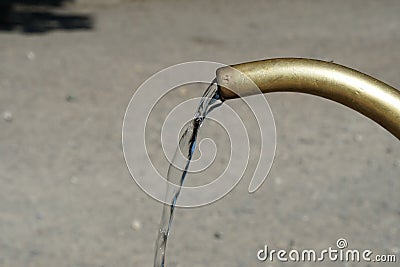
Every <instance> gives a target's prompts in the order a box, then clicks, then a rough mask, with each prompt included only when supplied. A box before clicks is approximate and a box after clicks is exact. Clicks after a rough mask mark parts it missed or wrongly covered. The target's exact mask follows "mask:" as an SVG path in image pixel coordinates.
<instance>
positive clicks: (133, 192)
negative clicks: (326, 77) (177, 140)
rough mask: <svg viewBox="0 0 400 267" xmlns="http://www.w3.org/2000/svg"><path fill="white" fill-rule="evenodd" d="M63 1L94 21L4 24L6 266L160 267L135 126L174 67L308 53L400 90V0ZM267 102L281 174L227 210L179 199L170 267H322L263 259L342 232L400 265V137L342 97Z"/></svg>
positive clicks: (224, 205) (0, 204) (1, 159)
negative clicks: (131, 167)
mask: <svg viewBox="0 0 400 267" xmlns="http://www.w3.org/2000/svg"><path fill="white" fill-rule="evenodd" d="M59 10H60V13H62V14H64V15H65V16H67V15H68V14H69V15H71V14H73V16H83V17H79V18H85V17H86V18H87V19H88V20H86V19H84V21H85V22H88V21H90V22H91V23H90V24H85V25H86V26H87V27H79V25H76V24H73V23H75V22H74V20H73V21H72V22H71V23H72V24H71V23H70V24H68V23H67V22H68V20H66V19H64V20H62V19H61V20H60V18H58V17H56V16H53V17H51V19H50V21H49V20H46V23H48V24H49V25H50V26H49V27H47V28H46V29H45V30H42V32H26V31H22V30H21V27H20V26H19V28H18V27H16V28H13V29H8V30H2V31H0V113H1V114H2V116H3V117H4V116H5V117H4V118H3V117H2V118H1V120H0V129H1V130H0V266H1V267H3V266H4V267H8V266H13V267H22V266H35V267H36V266H58V267H67V266H71V267H72V266H74V267H75V266H76V267H77V266H85V267H86V266H87V267H92V266H151V265H152V260H153V246H154V242H155V238H156V232H157V228H158V223H159V219H160V215H161V208H162V206H161V205H160V204H159V203H158V202H156V201H155V200H153V199H151V198H150V197H148V196H147V195H146V194H145V193H143V192H142V191H141V190H140V189H139V187H138V186H137V185H136V184H135V183H134V181H133V179H132V178H131V177H130V175H129V172H128V170H127V168H126V166H125V163H124V159H123V155H122V149H121V127H122V118H123V115H124V112H125V108H126V106H127V104H128V102H129V99H130V97H131V96H132V94H133V93H134V91H135V89H136V88H137V87H138V86H139V85H140V84H141V83H142V82H143V81H144V80H145V79H147V78H148V77H149V76H150V75H152V74H153V73H155V72H157V71H159V70H161V69H162V68H164V67H167V66H170V65H173V64H176V63H180V62H185V61H192V60H210V61H217V62H222V63H227V64H233V63H239V62H245V61H251V60H257V59H264V58H272V57H289V56H295V57H309V58H318V59H324V60H334V61H335V62H337V63H339V64H343V65H346V66H349V67H352V68H355V69H358V70H360V71H363V72H365V73H367V74H370V75H372V76H374V77H376V78H378V79H380V80H382V81H385V82H386V83H388V84H391V85H393V86H394V87H397V88H400V75H399V69H400V31H399V28H400V17H399V14H400V2H399V1H395V0H393V1H361V0H358V1H306V0H302V1H209V0H206V1H172V0H171V1H152V0H149V1H139V0H138V1H124V0H113V1H106V0H101V1H88V0H81V1H77V2H76V3H69V4H67V5H66V6H64V7H62V8H59V9H57V12H58V11H59ZM38 19H39V21H40V19H41V18H38ZM60 21H63V22H64V24H62V23H61V22H60ZM66 21H67V22H66ZM51 25H53V26H51ZM74 25H75V26H74ZM68 27H69V28H68ZM74 27H75V28H74ZM268 100H269V103H270V106H271V108H272V111H273V113H274V116H275V120H276V126H277V136H278V140H277V154H276V159H275V162H274V165H273V167H272V170H271V173H270V175H269V177H268V179H267V181H266V183H265V184H264V185H263V186H262V187H261V189H260V190H259V191H257V192H256V193H255V194H248V193H247V187H248V182H249V177H245V178H244V179H243V180H242V182H241V183H240V184H239V186H238V187H237V188H236V189H235V190H233V191H232V192H231V193H230V194H229V195H228V196H226V197H225V198H223V199H222V200H220V201H218V202H216V203H214V204H212V205H208V206H206V207H202V208H196V209H179V210H178V211H177V213H176V221H175V222H174V225H173V229H172V233H171V236H170V240H169V246H168V256H167V258H168V262H167V266H171V267H173V266H192V267H197V266H231V267H232V266H236V267H240V266H289V265H290V266H314V265H315V264H310V263H299V264H282V263H279V262H272V263H270V262H259V261H257V258H256V253H257V251H258V250H259V249H261V248H262V247H263V245H264V244H268V245H269V246H271V247H273V248H285V249H288V248H298V249H304V248H315V249H324V248H327V247H329V246H334V244H335V242H336V240H337V239H338V238H346V239H347V240H348V242H349V246H350V247H351V248H370V249H375V250H376V251H380V252H382V253H392V254H393V253H395V254H397V259H398V261H400V254H399V253H400V252H399V250H400V243H399V240H400V223H399V221H400V206H399V203H400V201H399V200H400V194H399V191H400V180H399V173H400V143H399V141H398V140H397V139H396V138H394V137H393V136H391V135H390V134H389V133H388V132H387V131H386V130H384V129H382V128H381V127H380V126H378V125H376V124H375V123H373V122H372V121H370V120H369V119H367V118H364V117H362V116H361V115H359V114H357V113H356V112H354V111H352V110H350V109H348V108H346V107H343V106H341V105H339V104H336V103H333V102H330V101H327V100H322V99H320V98H317V97H313V96H306V95H300V94H290V93H285V94H272V95H269V96H268ZM160 116H161V115H160ZM151 127H155V128H154V129H156V127H157V125H154V126H151ZM150 130H151V128H150ZM154 131H155V132H156V130H154ZM155 138H156V137H155ZM157 149H159V148H158V147H157V146H156V143H154V145H153V146H152V147H151V148H150V150H151V151H153V152H154V151H157ZM159 160H160V162H159V164H160V169H162V170H164V171H166V165H165V163H164V162H162V159H161V157H160V159H159ZM149 173H151V172H150V171H149ZM144 175H148V173H144ZM323 265H324V266H398V263H397V265H396V264H382V263H381V264H367V263H359V264H353V263H346V264H345V263H329V262H326V263H324V264H323Z"/></svg>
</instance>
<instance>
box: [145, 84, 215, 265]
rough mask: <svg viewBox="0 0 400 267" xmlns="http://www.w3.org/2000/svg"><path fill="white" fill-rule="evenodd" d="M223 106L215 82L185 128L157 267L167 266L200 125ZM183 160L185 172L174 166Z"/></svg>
mask: <svg viewBox="0 0 400 267" xmlns="http://www.w3.org/2000/svg"><path fill="white" fill-rule="evenodd" d="M221 104H222V99H221V98H220V96H219V94H218V86H217V84H216V81H215V80H214V81H213V82H212V83H211V84H210V85H209V86H208V88H207V90H206V91H205V92H204V94H203V96H202V98H201V100H200V103H199V106H198V108H197V111H196V113H195V115H194V118H193V119H192V120H191V121H190V122H189V123H188V124H187V125H186V126H185V128H184V129H183V134H182V136H181V137H180V139H179V147H178V148H177V150H176V152H175V156H174V159H173V162H172V163H171V164H170V165H169V168H168V175H167V179H168V181H170V182H172V183H175V184H177V185H178V187H174V186H171V185H169V186H168V187H167V194H166V196H167V197H168V196H172V199H166V200H165V203H171V204H164V207H163V211H162V216H161V222H160V229H159V232H158V236H157V240H156V245H155V255H154V265H153V266H154V267H165V251H166V247H167V240H168V235H169V233H170V230H171V225H172V221H173V217H174V210H175V207H176V203H177V200H178V197H179V194H180V192H181V187H182V185H183V182H184V181H185V178H186V175H187V173H188V170H189V166H190V162H191V160H192V156H193V153H194V152H195V150H196V138H197V134H198V131H199V129H200V126H201V125H202V123H203V121H204V119H205V118H206V116H207V114H208V113H209V112H210V111H211V110H213V109H214V108H216V107H218V106H220V105H221ZM180 153H183V155H184V158H183V159H182V158H181V157H179V156H178V155H180ZM181 160H184V162H183V164H179V166H184V168H183V169H180V168H177V167H176V166H174V163H176V162H175V161H181ZM180 163H182V162H180Z"/></svg>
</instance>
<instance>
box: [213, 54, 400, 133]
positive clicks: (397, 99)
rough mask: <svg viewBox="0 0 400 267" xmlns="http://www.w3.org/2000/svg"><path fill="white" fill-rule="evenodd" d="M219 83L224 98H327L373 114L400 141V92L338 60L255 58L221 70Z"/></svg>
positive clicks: (364, 113)
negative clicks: (282, 95)
mask: <svg viewBox="0 0 400 267" xmlns="http://www.w3.org/2000/svg"><path fill="white" fill-rule="evenodd" d="M217 82H218V85H219V89H220V95H221V97H222V98H223V99H231V98H237V97H239V96H240V97H242V96H247V95H253V94H257V93H270V92H298V93H306V94H311V95H316V96H320V97H324V98H327V99H330V100H333V101H336V102H338V103H341V104H343V105H345V106H347V107H350V108H352V109H354V110H356V111H358V112H360V113H361V114H363V115H365V116H367V117H369V118H370V119H372V120H374V121H375V122H377V123H378V124H380V125H381V126H382V127H384V128H385V129H387V130H388V131H389V132H390V133H392V134H393V135H394V136H395V137H397V138H398V139H399V140H400V91H399V90H397V89H395V88H393V87H391V86H389V85H387V84H385V83H383V82H381V81H379V80H377V79H375V78H373V77H371V76H368V75H366V74H363V73H361V72H358V71H356V70H353V69H350V68H347V67H344V66H341V65H338V64H335V63H330V62H325V61H320V60H313V59H301V58H278V59H269V60H263V61H255V62H249V63H243V64H238V65H233V66H228V67H223V68H220V69H218V70H217ZM254 84H255V85H256V86H257V87H258V88H259V89H260V90H261V92H260V91H259V90H254V88H255V85H254Z"/></svg>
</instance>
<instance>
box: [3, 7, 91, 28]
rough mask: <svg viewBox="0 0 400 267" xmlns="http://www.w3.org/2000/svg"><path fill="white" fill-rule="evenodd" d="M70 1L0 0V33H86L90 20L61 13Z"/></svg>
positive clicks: (88, 16)
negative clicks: (78, 31)
mask: <svg viewBox="0 0 400 267" xmlns="http://www.w3.org/2000/svg"><path fill="white" fill-rule="evenodd" d="M71 2H73V0H36V1H35V0H0V31H19V32H23V33H45V32H48V31H53V30H90V29H92V28H93V18H92V17H91V16H90V15H88V14H74V13H72V14H71V13H68V12H67V11H66V10H63V8H62V7H63V6H64V5H65V4H67V3H71Z"/></svg>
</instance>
